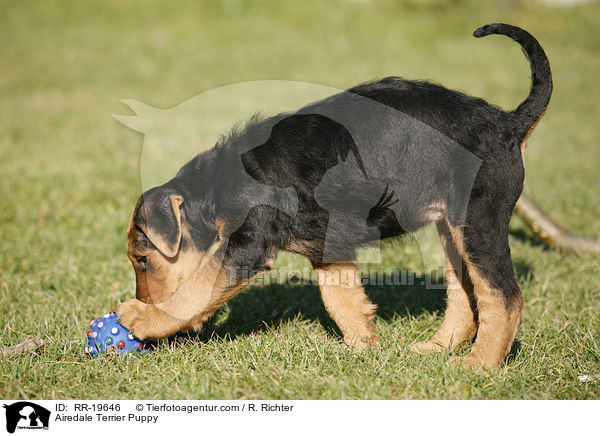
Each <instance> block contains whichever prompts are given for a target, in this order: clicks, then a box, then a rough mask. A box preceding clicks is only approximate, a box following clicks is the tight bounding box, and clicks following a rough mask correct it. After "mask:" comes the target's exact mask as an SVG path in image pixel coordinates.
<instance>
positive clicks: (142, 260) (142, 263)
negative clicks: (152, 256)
mask: <svg viewBox="0 0 600 436" xmlns="http://www.w3.org/2000/svg"><path fill="white" fill-rule="evenodd" d="M147 262H148V258H147V257H146V256H141V257H138V258H137V263H138V264H139V265H140V266H146V263H147Z"/></svg>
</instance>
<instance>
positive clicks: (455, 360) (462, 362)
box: [448, 352, 499, 369]
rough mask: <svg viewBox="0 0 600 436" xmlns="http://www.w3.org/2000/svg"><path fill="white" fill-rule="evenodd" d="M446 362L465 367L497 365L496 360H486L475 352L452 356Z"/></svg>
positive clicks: (481, 367) (482, 367) (489, 367)
mask: <svg viewBox="0 0 600 436" xmlns="http://www.w3.org/2000/svg"><path fill="white" fill-rule="evenodd" d="M448 363H449V364H450V365H451V366H455V367H463V368H467V369H484V368H486V369H491V368H496V367H497V366H499V363H496V362H486V361H485V360H484V359H483V358H482V357H481V356H479V355H478V354H476V353H473V352H470V353H469V354H467V355H466V356H465V357H458V356H454V357H452V358H451V359H450V360H449V361H448Z"/></svg>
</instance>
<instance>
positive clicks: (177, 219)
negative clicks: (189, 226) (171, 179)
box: [133, 188, 183, 258]
mask: <svg viewBox="0 0 600 436" xmlns="http://www.w3.org/2000/svg"><path fill="white" fill-rule="evenodd" d="M182 204H183V197H182V196H181V195H179V194H177V193H175V192H173V191H172V190H166V189H162V188H156V189H154V190H150V191H148V192H146V193H144V194H143V195H142V196H141V197H140V199H139V201H138V204H137V206H136V209H135V212H134V214H133V224H134V225H135V226H137V227H138V228H139V229H140V230H141V231H142V232H144V234H145V235H146V237H147V238H148V239H149V240H150V242H152V244H153V245H154V246H155V247H156V248H157V249H158V251H160V252H161V253H162V254H164V255H165V256H166V257H169V258H170V257H175V256H176V255H177V253H178V252H179V246H180V244H181V235H182V227H181V209H180V208H181V205H182Z"/></svg>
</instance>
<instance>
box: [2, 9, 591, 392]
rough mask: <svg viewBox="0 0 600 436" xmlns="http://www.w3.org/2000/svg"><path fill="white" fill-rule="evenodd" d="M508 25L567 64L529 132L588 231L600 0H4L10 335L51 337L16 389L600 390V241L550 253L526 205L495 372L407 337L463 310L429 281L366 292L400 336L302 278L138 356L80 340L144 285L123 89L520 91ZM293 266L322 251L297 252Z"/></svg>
mask: <svg viewBox="0 0 600 436" xmlns="http://www.w3.org/2000/svg"><path fill="white" fill-rule="evenodd" d="M489 22H507V23H511V24H515V25H520V26H523V27H525V28H526V29H528V30H529V31H530V32H531V33H533V34H534V35H535V36H536V37H538V39H539V40H540V41H541V43H542V45H543V47H544V48H545V50H546V52H547V54H548V57H549V58H550V62H551V65H552V69H553V73H554V83H555V92H554V95H553V98H552V102H551V104H550V108H549V110H548V113H547V115H546V117H545V118H544V120H543V121H542V122H541V124H540V125H539V127H538V128H537V130H536V131H535V133H534V134H533V135H532V137H531V138H530V140H529V148H528V151H527V159H526V163H527V181H526V191H527V192H528V193H529V194H531V195H532V196H533V197H534V198H535V199H536V200H537V201H538V202H539V203H540V204H541V205H542V206H543V207H544V208H545V209H546V210H547V211H548V212H550V213H551V214H552V215H553V216H554V217H555V218H556V219H557V220H558V221H559V222H561V223H563V224H564V225H565V226H567V227H569V228H570V229H572V230H574V231H576V232H578V233H582V234H587V235H600V220H599V219H598V217H599V216H600V171H599V170H598V168H599V166H598V165H599V164H600V147H599V143H600V141H599V139H598V136H599V135H600V125H599V124H598V119H600V108H599V106H598V101H600V87H599V86H598V77H600V4H598V3H597V2H596V3H591V4H586V5H581V6H577V7H573V8H553V7H548V6H544V5H542V4H541V3H537V2H534V1H528V2H523V3H521V2H519V1H512V2H500V1H498V2H488V3H487V5H484V3H483V2H474V1H473V2H471V1H466V0H464V1H463V0H461V1H457V2H451V1H449V0H447V1H440V2H434V1H405V2H392V1H376V0H373V1H368V2H353V1H336V2H319V1H317V0H314V1H313V0H305V1H302V2H300V1H292V2H281V3H279V2H267V1H242V0H228V1H226V2H221V1H207V2H203V3H202V5H201V6H193V5H192V4H191V3H185V4H183V3H177V5H175V4H172V3H167V2H165V3H162V4H156V5H151V4H150V3H147V2H141V1H140V2H137V1H110V2H107V1H103V2H95V3H92V2H76V1H72V2H71V1H69V2H67V1H47V2H9V1H0V39H1V40H2V41H3V44H2V45H0V174H1V178H0V241H1V242H0V244H1V245H0V247H1V250H0V347H4V346H9V345H14V344H16V343H19V342H22V341H24V340H26V339H27V338H29V337H31V336H34V335H41V336H42V337H43V338H44V339H46V340H47V342H48V344H47V346H45V347H44V348H42V349H40V350H38V351H36V352H33V353H28V354H22V355H18V356H14V357H9V358H6V359H4V360H3V361H0V398H12V399H17V398H29V399H35V398H45V399H59V398H61V399H64V398H94V399H95V398H98V399H116V398H162V399H167V398H169V399H175V398H177V399H242V398H250V399H253V398H280V399H592V398H600V380H596V381H590V382H581V381H579V380H578V378H577V377H578V376H580V375H585V374H597V373H600V315H599V312H600V298H599V295H600V256H599V255H574V254H570V253H561V252H557V251H552V250H548V249H547V248H545V247H544V245H542V244H540V243H539V242H538V241H537V240H536V239H535V238H533V237H532V235H531V233H530V232H529V231H528V230H527V229H526V228H525V227H524V226H523V225H522V223H520V222H519V221H518V220H517V219H514V220H513V222H512V223H511V230H512V240H511V248H512V253H513V259H514V262H515V270H516V272H517V276H518V280H519V283H520V284H521V286H522V287H523V291H524V294H525V301H526V306H525V319H524V322H523V324H522V326H521V329H520V332H519V334H518V336H517V339H518V344H519V346H518V347H516V352H515V355H514V358H512V360H511V361H510V363H509V364H508V365H506V366H504V367H502V368H500V369H497V370H493V371H471V372H469V371H466V370H462V369H457V368H453V367H450V366H448V365H447V361H448V359H449V357H450V356H449V354H440V355H439V356H434V357H422V356H417V355H413V354H411V353H410V352H409V351H408V348H409V346H410V345H411V344H412V343H414V342H416V341H418V340H422V339H423V338H427V337H429V336H430V335H432V334H433V333H434V332H435V331H436V328H437V327H439V325H440V323H441V315H442V313H443V308H444V299H443V295H444V291H443V289H442V290H428V289H425V286H422V285H420V284H418V283H419V281H417V282H416V284H414V285H410V286H396V287H394V286H385V285H382V286H370V287H368V288H367V293H368V294H369V296H370V297H371V298H372V299H373V300H374V301H375V302H376V303H377V304H378V305H379V311H378V313H377V318H376V327H377V330H378V333H379V335H380V341H381V348H380V349H378V350H373V351H368V352H365V353H362V354H357V353H355V352H353V351H351V350H349V349H347V348H346V347H344V346H343V345H341V344H340V343H339V340H340V335H339V331H338V330H337V329H336V328H335V326H334V324H333V322H332V321H331V320H330V319H329V317H328V315H327V313H326V312H325V309H324V308H323V305H322V303H321V301H320V297H319V293H318V290H317V289H316V288H315V287H312V286H309V285H304V284H302V283H297V282H295V283H294V284H290V285H285V286H284V285H281V284H277V283H273V284H269V285H264V286H253V287H251V288H250V289H248V290H247V291H245V292H244V293H243V294H241V295H239V296H238V297H237V298H236V299H234V300H233V301H231V302H230V303H229V304H227V305H226V306H225V307H223V309H222V310H220V311H219V312H218V313H217V315H216V316H215V317H214V319H213V320H212V321H211V322H210V323H209V324H208V325H207V326H206V328H205V329H204V331H203V333H202V335H201V336H200V338H199V339H200V340H198V338H190V337H181V338H178V339H176V340H174V341H172V342H170V343H167V342H164V343H161V344H159V345H158V347H157V349H156V350H155V351H154V352H152V353H149V354H146V355H143V356H134V357H132V358H120V357H114V356H104V357H102V358H99V359H90V358H89V357H88V356H87V355H84V354H83V346H84V335H85V333H86V331H87V328H88V322H89V321H90V320H91V319H92V318H95V317H97V316H99V315H101V314H103V313H104V312H106V311H108V310H110V309H112V308H115V307H116V305H117V304H118V303H119V302H120V301H123V300H125V299H127V298H131V297H133V296H134V292H135V291H134V283H133V280H134V276H133V270H132V268H131V266H130V264H129V261H128V259H127V256H126V245H127V243H126V237H125V232H126V227H127V224H128V221H129V215H130V213H131V212H132V210H133V206H134V204H135V201H136V199H137V197H138V195H139V194H140V191H141V182H140V153H141V149H142V142H143V137H142V135H140V134H139V133H136V132H134V131H132V130H130V129H127V128H125V127H124V126H122V125H121V124H119V123H118V122H116V121H115V120H114V119H113V118H112V116H111V115H112V114H113V113H121V114H122V113H128V109H126V108H125V107H124V106H123V105H122V104H121V103H120V102H119V101H120V100H121V99H123V98H136V99H139V100H142V101H144V102H146V103H148V104H151V105H153V106H157V107H161V108H169V107H172V106H175V105H177V104H179V103H181V102H183V101H185V100H187V99H188V98H190V97H192V96H195V95H197V94H200V93H203V92H205V91H208V90H210V89H213V88H217V87H220V86H223V85H227V84H231V83H236V82H243V81H252V80H264V79H273V80H295V81H301V82H311V83H316V84H321V85H326V86H329V87H334V88H339V89H343V88H346V87H349V86H352V85H354V84H356V83H359V82H361V81H365V80H369V79H372V78H375V77H383V76H386V75H400V76H403V77H407V78H426V79H431V80H433V81H435V82H438V83H442V84H444V85H445V86H448V87H451V88H455V89H460V90H463V91H465V92H467V93H469V94H473V95H477V96H481V97H484V98H486V99H487V100H488V101H490V102H493V103H495V104H497V105H499V106H501V107H503V108H505V109H509V108H513V107H515V106H516V105H517V104H518V103H519V102H521V101H522V100H523V99H524V98H525V96H526V94H527V92H528V87H529V69H528V68H529V67H528V64H527V61H526V60H525V59H524V58H523V55H522V53H521V51H520V49H519V47H518V45H517V44H516V43H514V42H512V41H510V40H509V39H507V38H501V37H489V38H485V39H483V40H475V39H474V38H472V37H471V33H472V31H473V30H474V29H475V28H477V27H479V26H480V25H483V24H487V23H489ZM248 115H251V113H248ZM202 122H203V119H199V120H198V123H202ZM201 140H202V139H199V141H201ZM434 233H435V232H433V231H432V229H428V230H425V231H423V232H421V233H420V234H419V235H417V237H416V239H415V238H408V239H407V240H406V241H405V242H404V243H402V244H394V245H390V246H387V247H386V248H385V250H384V251H383V254H384V256H383V264H382V265H380V266H378V267H383V268H395V269H403V270H405V269H410V270H411V271H414V272H415V274H416V275H417V277H419V278H422V277H425V278H426V277H427V274H428V272H429V271H430V270H431V268H430V265H432V264H435V262H436V261H439V259H440V258H441V256H442V250H441V247H440V246H439V244H438V243H437V242H436V238H435V234H434ZM367 257H368V253H363V254H362V257H361V259H363V260H364V261H365V263H364V264H363V267H364V268H363V271H364V272H365V273H368V270H369V268H370V265H369V263H368V262H366V261H367V260H368V259H367ZM278 264H279V266H280V267H281V268H288V269H302V268H304V267H306V266H307V264H306V262H305V261H304V260H302V259H301V258H298V257H294V256H291V255H281V256H280V258H279V259H278ZM283 306H286V309H287V310H282V307H283ZM461 353H462V352H461Z"/></svg>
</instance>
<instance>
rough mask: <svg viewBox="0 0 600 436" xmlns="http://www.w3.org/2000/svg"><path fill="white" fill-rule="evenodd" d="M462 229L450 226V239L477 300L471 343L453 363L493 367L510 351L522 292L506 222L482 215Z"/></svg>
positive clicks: (520, 314)
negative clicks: (465, 269)
mask: <svg viewBox="0 0 600 436" xmlns="http://www.w3.org/2000/svg"><path fill="white" fill-rule="evenodd" d="M473 222H474V224H472V225H469V224H468V225H467V226H466V228H465V229H464V231H462V232H461V231H460V230H458V229H452V228H451V231H452V236H453V240H454V242H455V243H456V245H457V248H458V251H459V252H460V253H461V255H462V258H463V261H464V262H465V264H466V267H467V271H468V274H469V277H470V280H471V282H472V283H473V293H474V296H475V301H476V304H477V314H478V319H477V323H478V329H477V338H476V339H475V344H474V345H473V348H472V349H471V352H469V354H467V355H466V356H465V357H464V358H458V357H455V358H453V361H452V362H453V363H458V364H462V365H463V366H466V367H473V366H486V367H488V368H495V367H497V366H499V365H500V364H502V362H503V361H504V359H505V357H506V355H507V354H508V352H509V351H510V348H511V346H512V343H513V341H514V339H515V336H516V334H517V330H518V328H519V325H520V323H521V319H522V311H523V293H522V292H521V289H520V287H519V285H518V283H517V279H516V277H515V274H514V271H513V267H512V261H511V257H510V248H509V246H508V217H507V218H506V224H505V225H501V224H497V225H490V224H489V222H486V221H485V218H484V216H483V215H482V216H478V217H477V220H473Z"/></svg>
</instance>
